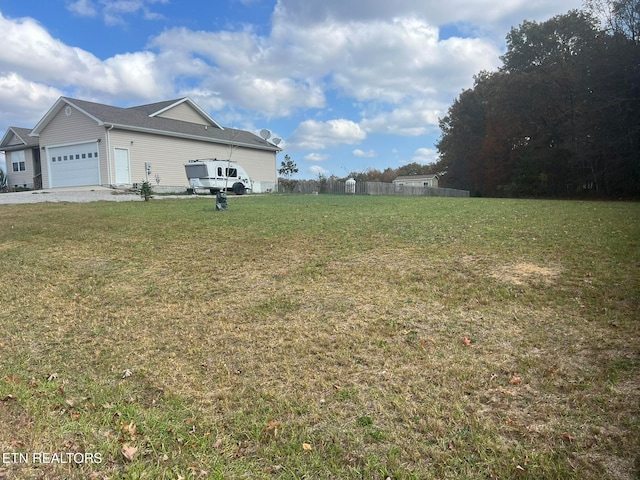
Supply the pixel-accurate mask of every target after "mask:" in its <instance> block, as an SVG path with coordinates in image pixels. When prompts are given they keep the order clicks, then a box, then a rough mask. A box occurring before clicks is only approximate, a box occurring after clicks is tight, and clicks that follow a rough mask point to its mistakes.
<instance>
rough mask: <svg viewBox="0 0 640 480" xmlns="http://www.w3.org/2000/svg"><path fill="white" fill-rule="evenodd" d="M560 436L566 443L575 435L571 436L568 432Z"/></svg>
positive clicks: (570, 441) (571, 441)
mask: <svg viewBox="0 0 640 480" xmlns="http://www.w3.org/2000/svg"><path fill="white" fill-rule="evenodd" d="M561 437H562V440H564V441H565V442H567V443H573V442H574V441H575V439H576V438H575V437H572V436H571V435H569V434H568V433H563V434H562V435H561Z"/></svg>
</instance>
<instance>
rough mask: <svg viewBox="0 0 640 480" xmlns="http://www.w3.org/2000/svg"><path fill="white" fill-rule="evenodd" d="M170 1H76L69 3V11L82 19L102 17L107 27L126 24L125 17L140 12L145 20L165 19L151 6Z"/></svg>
mask: <svg viewBox="0 0 640 480" xmlns="http://www.w3.org/2000/svg"><path fill="white" fill-rule="evenodd" d="M168 2H169V0H98V1H95V0H76V1H70V2H67V10H69V11H70V12H72V13H74V14H76V15H79V16H81V17H96V16H98V14H100V15H102V17H103V19H104V22H105V23H106V24H107V25H124V24H126V20H125V16H126V15H133V14H137V13H138V12H140V13H141V14H142V17H143V18H144V19H145V20H158V19H161V18H164V17H163V16H162V15H161V14H159V13H157V12H154V11H152V9H151V5H153V4H156V3H168Z"/></svg>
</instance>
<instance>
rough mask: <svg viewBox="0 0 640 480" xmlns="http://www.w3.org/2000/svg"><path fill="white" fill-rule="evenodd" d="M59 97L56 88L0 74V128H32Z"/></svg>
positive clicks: (59, 94) (10, 74) (17, 76)
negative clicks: (0, 106)
mask: <svg viewBox="0 0 640 480" xmlns="http://www.w3.org/2000/svg"><path fill="white" fill-rule="evenodd" d="M61 95H62V92H61V91H60V90H58V89H57V88H53V87H49V86H47V85H45V84H42V83H37V82H31V81H29V80H27V79H25V78H23V77H21V76H20V75H18V74H16V73H9V74H7V75H1V74H0V105H2V108H1V109H0V127H2V128H4V127H7V126H13V127H24V128H29V127H33V126H34V125H35V124H36V123H37V122H38V120H40V118H42V115H44V114H45V113H46V111H47V109H48V108H49V107H50V106H51V105H53V104H54V103H55V101H56V100H57V99H58V98H59V97H60V96H61Z"/></svg>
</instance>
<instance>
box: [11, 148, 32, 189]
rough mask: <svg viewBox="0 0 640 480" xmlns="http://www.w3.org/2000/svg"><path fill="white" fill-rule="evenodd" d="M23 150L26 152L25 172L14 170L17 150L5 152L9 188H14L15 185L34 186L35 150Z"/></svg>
mask: <svg viewBox="0 0 640 480" xmlns="http://www.w3.org/2000/svg"><path fill="white" fill-rule="evenodd" d="M21 151H22V152H24V163H25V170H24V171H23V172H14V171H13V162H14V161H15V159H16V158H17V157H16V153H17V152H6V153H5V160H6V163H7V186H8V187H9V188H14V187H26V188H33V175H34V166H33V150H32V149H31V148H27V149H25V150H21Z"/></svg>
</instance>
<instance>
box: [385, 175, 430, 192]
mask: <svg viewBox="0 0 640 480" xmlns="http://www.w3.org/2000/svg"><path fill="white" fill-rule="evenodd" d="M439 178H440V177H438V175H436V174H433V175H405V176H401V177H397V178H396V179H395V180H394V181H393V184H394V185H395V186H396V189H400V188H402V187H418V188H423V187H437V186H438V179H439Z"/></svg>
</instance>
